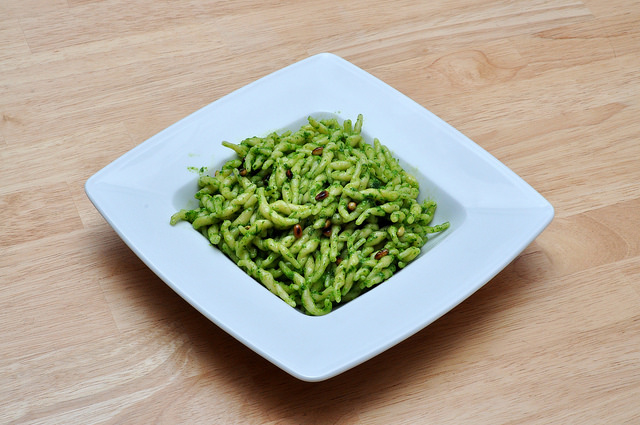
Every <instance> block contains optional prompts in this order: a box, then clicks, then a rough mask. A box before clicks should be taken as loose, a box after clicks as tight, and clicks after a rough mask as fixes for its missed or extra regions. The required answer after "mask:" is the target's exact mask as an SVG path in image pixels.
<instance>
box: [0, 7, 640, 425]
mask: <svg viewBox="0 0 640 425" xmlns="http://www.w3.org/2000/svg"><path fill="white" fill-rule="evenodd" d="M320 52H332V53H336V54H338V55H340V56H342V57H343V58H345V59H347V60H349V61H351V62H352V63H354V64H355V65H357V66H359V67H361V68H363V69H364V70H366V71H368V72H370V73H372V74H373V75H374V76H376V77H378V78H380V79H382V80H384V81H385V82H387V83H388V84H390V85H391V86H393V87H395V88H397V89H398V90H400V91H402V92H403V93H405V94H407V95H408V96H409V97H411V98H413V99H414V100H416V101H417V102H419V103H420V104H422V105H424V106H425V107H426V108H428V109H429V110H431V111H433V112H434V113H435V114H437V115H438V116H440V117H442V118H443V119H444V120H445V121H448V122H449V123H451V124H452V125H453V126H455V127H456V128H458V129H460V130H461V131H462V132H463V133H464V134H466V135H467V136H469V137H470V138H471V139H472V140H474V141H475V142H477V143H478V144H479V145H481V146H482V147H483V148H485V149H486V150H488V151H489V152H490V153H491V154H493V155H494V156H496V157H497V158H498V159H499V160H501V161H502V162H504V163H505V164H506V165H507V166H509V167H510V168H511V169H513V170H514V171H515V172H516V173H517V174H519V175H520V176H522V177H523V178H524V179H525V180H526V181H527V182H529V183H530V184H531V185H532V186H533V187H534V188H535V189H536V190H538V191H539V192H540V193H541V194H542V195H543V196H545V197H546V198H547V199H548V200H549V201H550V202H551V203H552V204H553V205H554V207H555V211H556V216H555V219H554V221H553V222H552V224H551V225H550V226H549V227H548V228H547V229H546V230H545V231H544V232H543V233H542V235H540V236H539V237H538V238H537V239H536V240H535V241H534V242H533V243H532V244H531V245H530V246H529V247H528V248H527V249H526V250H525V251H524V252H523V253H522V254H521V255H520V256H518V257H517V258H516V260H515V261H513V262H512V263H511V264H510V265H509V266H507V267H506V269H504V271H502V272H501V273H500V274H498V275H497V276H496V277H495V278H494V279H493V280H491V281H490V282H489V283H488V284H487V285H485V286H484V287H483V288H482V289H481V290H479V291H478V292H476V293H475V294H474V295H473V296H472V297H470V298H469V299H468V300H467V301H465V302H463V303H462V304H461V305H459V306H458V307H457V308H455V309H454V310H453V311H451V312H450V313H449V314H447V315H445V316H444V317H442V318H441V319H440V320H438V321H437V322H435V323H434V324H432V325H431V326H428V327H427V328H426V329H424V330H423V331H421V332H419V333H417V334H416V335H414V336H413V337H411V338H409V339H408V340H406V341H404V342H402V343H400V344H399V345H397V346H396V347H394V348H392V349H390V350H388V351H386V352H384V353H383V354H381V355H379V356H377V357H376V358H374V359H372V360H370V361H368V362H366V363H364V364H363V365H361V366H359V367H356V368H355V369H352V370H350V371H348V372H346V373H344V374H342V375H339V376H338V377H335V378H333V379H330V380H328V381H324V382H320V383H306V382H302V381H298V380H297V379H295V378H293V377H291V376H289V375H287V374H286V373H284V372H282V371H281V370H280V369H278V368H277V367H275V366H273V365H272V364H270V363H269V362H267V361H266V360H264V359H262V358H261V357H259V356H258V355H256V354H254V353H253V352H252V351H250V350H249V349H248V348H246V347H245V346H243V345H242V344H241V343H239V342H237V341H236V340H235V339H233V338H232V337H231V336H229V335H227V334H226V333H225V332H224V331H222V330H221V329H219V328H218V327H216V326H215V325H213V324H212V323H211V322H209V321H208V320H207V319H205V318H204V317H203V316H202V315H200V314H199V313H198V312H197V311H196V310H195V309H194V308H192V307H191V306H190V305H188V304H187V303H186V302H185V301H183V300H182V299H181V298H180V297H179V296H178V295H176V294H175V293H174V292H172V290H170V289H169V288H168V287H167V286H166V285H165V284H164V283H163V282H162V281H161V280H160V279H159V278H158V277H156V276H155V275H154V274H153V273H152V272H151V271H150V270H149V269H148V268H147V267H145V266H144V264H143V263H142V262H141V261H140V260H139V259H138V258H137V257H136V256H135V255H134V254H133V253H132V252H131V251H130V250H129V248H127V247H126V245H125V244H124V243H123V242H122V241H121V240H120V239H119V237H118V236H117V235H116V234H115V232H114V231H113V230H112V229H111V227H109V225H108V224H107V223H106V222H105V221H104V219H103V218H102V217H101V216H100V214H99V213H98V212H97V211H96V210H95V208H94V207H93V205H92V204H91V203H90V202H89V200H88V199H87V197H86V195H85V193H84V187H83V185H84V183H85V181H86V180H87V178H89V177H90V176H91V175H92V174H94V173H95V172H96V171H98V170H99V169H101V168H102V167H104V166H105V165H107V164H108V163H110V162H111V161H112V160H114V159H116V158H117V157H119V156H120V155H122V154H124V153H125V152H127V151H128V150H130V149H131V148H133V147H134V146H136V145H138V144H139V143H141V142H143V141H144V140H146V139H147V138H149V137H150V136H152V135H153V134H155V133H157V132H158V131H160V130H162V129H163V128H165V127H167V126H169V125H170V124H172V123H174V122H176V121H178V120H179V119H181V118H183V117H185V116H186V115H188V114H190V113H191V112H193V111H195V110H197V109H199V108H200V107H202V106H204V105H206V104H208V103H210V102H212V101H214V100H216V99H218V98H220V97H221V96H223V95H225V94H228V93H230V92H232V91H233V90H235V89H237V88H240V87H242V86H244V85H245V84H247V83H249V82H251V81H254V80H256V79H257V78H259V77H262V76H264V75H267V74H269V73H271V72H272V71H275V70H277V69H279V68H281V67H283V66H285V65H289V64H291V63H293V62H296V61H298V60H301V59H303V58H305V57H308V56H310V55H312V54H316V53H320ZM639 70H640V4H639V3H638V2H637V1H620V0H609V1H604V0H585V1H567V0H557V1H544V0H539V1H537V0H534V1H522V0H517V1H484V2H476V1H471V0H456V1H448V2H444V1H442V2H418V1H394V2H367V1H360V0H353V1H349V2H345V1H332V0H326V1H298V2H255V4H254V2H248V1H239V2H222V1H208V2H207V1H205V2H199V1H187V0H177V1H172V2H157V1H151V0H141V1H137V2H129V1H125V0H102V1H100V0H4V1H2V2H0V114H1V119H0V182H1V184H0V230H1V235H2V236H1V238H0V253H1V254H0V283H1V287H0V383H1V385H0V422H2V423H51V424H60V423H65V424H70V423H78V424H88V423H144V424H148V423H166V424H176V423H189V424H194V423H256V424H257V423H314V424H315V423H336V422H337V423H381V424H389V423H457V424H459V423H469V424H484V423H486V424H502V423H518V424H520V423H541V424H547V423H558V424H567V423H579V424H590V423H607V424H620V423H629V424H632V423H633V424H637V423H640V262H639V258H640V71H639Z"/></svg>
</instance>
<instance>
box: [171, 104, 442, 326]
mask: <svg viewBox="0 0 640 425" xmlns="http://www.w3.org/2000/svg"><path fill="white" fill-rule="evenodd" d="M362 124H363V117H362V115H358V118H357V120H356V122H355V123H352V121H351V120H345V121H344V122H343V123H342V125H341V124H340V123H339V122H338V121H337V120H336V119H319V120H316V119H314V118H312V117H309V118H308V124H306V125H304V126H302V127H301V128H300V129H299V130H298V131H295V132H291V131H287V132H284V133H282V134H278V133H276V132H274V133H271V134H269V135H268V136H266V137H250V138H247V139H245V140H243V141H241V142H240V143H239V144H232V143H229V142H226V141H225V142H222V144H223V145H224V146H226V147H228V148H230V149H232V150H234V151H235V152H236V154H237V156H238V157H237V158H236V159H232V160H229V161H227V162H226V163H225V164H224V165H223V166H222V168H221V169H220V170H218V171H216V172H215V173H214V174H213V175H206V174H204V173H201V175H200V177H199V179H198V186H199V188H200V189H199V190H198V192H197V193H196V194H195V197H196V199H198V200H199V207H198V208H196V209H193V210H186V209H183V210H180V211H178V212H177V213H175V214H174V215H173V216H172V217H171V220H170V223H171V224H172V225H175V224H176V223H178V222H179V221H188V222H190V223H191V224H192V226H193V228H194V229H196V230H198V231H200V232H201V233H202V234H203V235H204V236H205V237H206V238H207V239H208V240H209V241H210V242H211V244H212V245H215V246H217V247H218V248H219V249H220V250H221V251H222V252H223V253H224V254H225V255H226V256H227V257H229V258H230V259H231V260H232V261H234V262H235V263H236V264H237V265H238V266H239V267H241V268H242V269H243V270H244V271H246V273H247V274H249V275H250V276H251V277H253V278H254V279H255V280H257V281H259V282H260V283H262V284H263V285H264V286H265V287H266V288H267V289H268V290H269V291H271V292H273V293H274V294H276V295H277V296H278V297H280V298H281V299H282V300H284V301H285V302H286V303H287V304H289V305H290V306H292V307H296V308H299V309H300V310H301V311H303V312H304V313H307V314H311V315H323V314H327V313H329V312H330V311H331V310H332V309H333V308H334V306H335V305H337V304H340V303H345V302H347V301H350V300H352V299H354V298H355V297H357V296H358V295H360V294H362V293H363V292H365V291H367V290H368V289H370V288H372V287H373V286H375V285H378V284H380V283H381V282H383V281H385V280H387V279H388V278H390V277H391V276H392V275H393V274H394V273H395V272H396V271H397V270H399V269H402V268H404V267H406V266H407V264H409V263H410V262H411V261H413V260H414V259H415V258H416V257H417V256H418V255H419V254H420V250H421V247H422V246H423V245H424V243H425V242H426V241H427V238H428V236H429V234H432V233H437V232H442V231H444V230H446V229H447V228H448V227H449V223H448V222H445V223H442V224H438V225H433V226H432V225H431V221H432V219H433V216H434V213H435V210H436V206H437V205H436V202H435V201H433V200H426V201H424V202H421V203H420V202H418V200H417V198H418V193H419V185H418V181H417V180H416V178H415V177H413V176H412V175H411V174H409V173H407V172H406V171H405V170H404V169H402V167H401V166H400V165H399V163H398V161H397V160H396V159H395V158H394V157H393V156H392V155H391V152H390V151H389V149H388V148H387V147H385V146H384V145H382V144H381V143H380V141H379V140H378V139H374V140H373V144H368V143H366V142H365V141H364V139H363V137H362V135H361V129H362Z"/></svg>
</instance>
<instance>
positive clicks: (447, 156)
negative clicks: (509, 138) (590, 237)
mask: <svg viewBox="0 0 640 425" xmlns="http://www.w3.org/2000/svg"><path fill="white" fill-rule="evenodd" d="M359 113H362V114H363V115H364V126H363V134H364V135H365V138H366V139H367V140H369V141H371V139H372V138H373V137H377V138H379V139H380V140H381V142H382V143H383V144H385V145H387V146H388V147H389V148H390V149H391V151H392V152H393V153H394V155H395V156H396V157H398V158H400V160H401V163H402V164H403V166H404V167H405V168H406V169H407V170H408V171H410V172H412V173H414V174H415V175H416V176H417V177H418V180H419V181H420V184H421V198H422V199H424V198H426V197H431V198H434V199H435V200H436V201H437V202H438V210H437V213H436V216H435V219H434V223H440V222H442V221H450V222H451V228H450V229H449V230H447V231H446V232H445V233H443V234H441V235H437V236H435V237H433V238H432V239H431V240H430V241H429V242H428V243H427V244H426V245H425V247H424V248H423V252H422V254H421V255H420V257H418V259H416V260H415V261H414V262H413V263H411V264H410V265H409V266H408V267H407V268H406V269H404V270H402V271H401V272H399V273H397V274H396V275H394V276H393V277H392V278H391V279H390V280H388V281H386V282H384V283H383V284H381V285H379V286H377V287H375V288H374V289H373V290H371V291H370V292H368V293H366V294H364V295H362V296H361V297H359V298H357V299H356V300H354V301H352V302H350V303H347V304H345V305H343V306H340V307H339V308H337V309H335V310H334V311H332V312H331V313H330V314H328V315H326V316H322V317H311V316H306V315H304V314H302V313H300V312H299V311H297V310H295V309H293V308H291V307H290V306H288V305H287V304H285V303H284V302H283V301H281V300H280V299H279V298H278V297H276V296H275V295H273V294H271V293H270V292H269V291H267V290H266V289H265V288H264V287H262V286H261V285H260V284H259V283H258V282H256V281H254V280H253V279H251V278H250V277H249V276H247V275H246V274H245V273H244V272H243V271H242V270H241V269H239V268H238V267H237V266H236V265H235V264H233V263H232V262H231V261H230V260H229V259H227V258H226V257H225V256H224V255H223V254H222V253H221V252H219V251H218V250H217V249H215V248H213V247H211V246H210V244H209V243H208V241H207V240H206V239H205V238H204V237H203V236H202V235H200V234H199V233H198V232H196V231H194V230H193V229H192V228H191V227H190V225H189V224H188V223H184V222H183V223H179V224H178V225H176V226H174V227H172V226H170V225H169V217H170V216H171V215H172V214H173V213H174V212H175V211H176V210H177V209H180V208H185V207H195V206H197V202H196V201H195V200H194V199H193V194H194V193H195V191H196V190H197V184H196V180H197V177H198V176H197V173H194V171H193V167H195V168H200V167H202V166H208V167H209V168H210V169H215V168H216V167H219V166H221V165H222V164H223V163H224V162H225V161H226V160H228V159H230V158H232V157H233V156H234V153H233V152H232V151H231V150H229V149H227V148H224V147H223V146H221V141H223V140H228V141H231V142H234V143H237V142H239V141H240V140H242V139H244V138H246V137H249V136H254V135H266V134H267V133H269V132H271V131H274V130H278V131H279V130H283V129H292V130H296V129H297V128H299V126H300V125H301V124H302V123H304V122H306V117H307V116H309V115H312V116H316V117H317V116H336V117H338V118H339V119H340V120H343V119H347V118H349V119H352V120H354V121H355V119H356V117H357V115H358V114H359ZM85 189H86V193H87V195H88V196H89V198H90V199H91V201H92V202H93V204H94V205H95V206H96V208H97V209H98V210H99V211H100V213H101V214H102V215H103V216H104V218H105V219H106V220H107V222H108V223H109V224H110V225H111V226H112V227H113V228H114V230H115V231H116V232H117V233H118V235H119V236H120V237H121V238H122V239H123V240H124V241H125V242H126V243H127V245H128V246H129V247H130V248H131V249H132V250H133V251H134V252H135V253H136V254H137V255H138V256H139V257H140V258H141V259H142V261H144V262H145V264H147V266H149V267H150V268H151V269H152V270H153V271H154V272H155V273H156V274H157V275H158V276H159V277H160V278H161V279H162V280H163V281H164V282H166V284H167V285H169V286H170V287H171V288H173V290H174V291H175V292H176V293H178V294H179V295H180V296H182V297H183V298H184V299H185V300H187V301H188V302H189V303H190V304H191V305H193V306H194V307H195V308H196V309H198V310H199V311H200V312H201V313H202V314H204V315H205V316H206V317H208V318H209V319H210V320H212V321H213V322H214V323H216V324H217V325H218V326H220V327H221V328H223V329H224V330H225V331H227V332H228V333H229V334H231V335H233V336H234V337H235V338H236V339H238V340H239V341H241V342H242V343H243V344H245V345H246V346H248V347H249V348H251V349H252V350H254V351H255V352H257V353H258V354H260V355H261V356H263V357H265V358H266V359H268V360H269V361H271V362H272V363H274V364H276V365H277V366H279V367H280V368H282V369H283V370H285V371H287V372H288V373H290V374H292V375H293V376H296V377H298V378H299V379H302V380H306V381H320V380H324V379H327V378H330V377H332V376H335V375H337V374H339V373H341V372H343V371H345V370H347V369H349V368H352V367H354V366H356V365H358V364H360V363H362V362H364V361H366V360H367V359H370V358H371V357H373V356H375V355H377V354H378V353H380V352H382V351H384V350H386V349H388V348H390V347H392V346H393V345H395V344H397V343H398V342H400V341H402V340H404V339H405V338H407V337H409V336H411V335H412V334H414V333H415V332H417V331H419V330H421V329H423V328H424V327H425V326H427V325H429V324H430V323H432V322H433V321H434V320H436V319H437V318H439V317H440V316H442V315H443V314H445V313H446V312H448V311H449V310H451V309H452V308H453V307H455V306H456V305H457V304H459V303H460V302H461V301H463V300H464V299H466V298H467V297H469V296H470V295H471V294H473V293H474V292H475V291H476V290H477V289H478V288H480V287H481V286H482V285H484V284H485V283H486V282H488V281H489V280H490V279H491V278H492V277H493V276H495V275H496V274H497V273H498V272H499V271H500V270H502V269H503V268H504V267H505V266H506V265H507V264H509V263H510V262H511V261H512V260H513V259H514V258H515V257H516V256H517V255H518V254H519V253H520V252H521V251H522V250H523V249H524V248H526V247H527V245H528V244H529V243H531V241H532V240H533V239H534V238H535V237H536V236H537V235H538V234H539V233H540V232H542V230H543V229H544V228H545V227H546V226H547V225H548V224H549V222H550V221H551V219H552V218H553V214H554V211H553V207H552V206H551V205H550V204H549V202H547V201H546V200H545V199H544V198H543V197H542V196H541V195H540V194H538V193H537V192H536V191H535V190H534V189H533V188H531V187H530V186H529V185H528V184H527V183H526V182H524V181H523V180H522V179H521V178H520V177H518V176H517V175H516V174H514V173H513V172H512V171H511V170H509V169H508V168H507V167H506V166H504V165H503V164H502V163H500V162H499V161H498V160H496V159H495V158H494V157H492V156H491V155H490V154H488V153H487V152H486V151H484V150H483V149H482V148H480V147H479V146H478V145H476V144H475V143H473V142H472V141H471V140H469V139H468V138H467V137H465V136H464V135H462V134H461V133H460V132H458V131H457V130H456V129H454V128H453V127H451V126H450V125H448V124H446V123H445V122H444V121H442V120H441V119H439V118H438V117H436V116H435V115H433V114H432V113H430V112H429V111H427V110H426V109H424V108H423V107H422V106H420V105H419V104H417V103H416V102H414V101H412V100H411V99H409V98H408V97H406V96H405V95H403V94H401V93H400V92H398V91H396V90H395V89H393V88H391V87H390V86H388V85H386V84H385V83H383V82H382V81H380V80H378V79H376V78H375V77H373V76H372V75H370V74H368V73H366V72H365V71H363V70H361V69H359V68H357V67H356V66H354V65H352V64H351V63H349V62H347V61H345V60H343V59H341V58H339V57H337V56H335V55H332V54H327V53H325V54H320V55H316V56H312V57H310V58H307V59H305V60H303V61H300V62H298V63H295V64H293V65H291V66H288V67H286V68H283V69H281V70H279V71H277V72H274V73H273V74H271V75H268V76H266V77H264V78H262V79H260V80H258V81H256V82H254V83H251V84H249V85H247V86H246V87H243V88H241V89H239V90H237V91H235V92H233V93H231V94H229V95H227V96H225V97H223V98H221V99H219V100H217V101H215V102H213V103H211V104H210V105H208V106H206V107H204V108H202V109H201V110H199V111H197V112H195V113H193V114H192V115H190V116H188V117H186V118H184V119H183V120H181V121H179V122H178V123H176V124H174V125H172V126H170V127H169V128H167V129H166V130H164V131H162V132H160V133H159V134H157V135H155V136H153V137H152V138H150V139H149V140H147V141H145V142H144V143H142V144H140V145H139V146H137V147H136V148H134V149H132V150H131V151H129V152H128V153H126V154H125V155H123V156H122V157H120V158H118V159H117V160H115V161H114V162H112V163H111V164H109V165H107V166H106V167H105V168H103V169H102V170H100V171H99V172H97V173H96V174H95V175H94V176H92V177H91V178H90V179H89V180H88V181H87V183H86V187H85Z"/></svg>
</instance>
